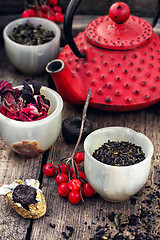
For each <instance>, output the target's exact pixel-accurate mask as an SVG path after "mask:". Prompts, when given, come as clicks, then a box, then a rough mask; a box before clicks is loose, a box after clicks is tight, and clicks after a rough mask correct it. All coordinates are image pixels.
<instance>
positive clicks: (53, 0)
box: [48, 0, 58, 5]
mask: <svg viewBox="0 0 160 240" xmlns="http://www.w3.org/2000/svg"><path fill="white" fill-rule="evenodd" d="M48 3H49V4H51V5H57V3H58V0H48Z"/></svg>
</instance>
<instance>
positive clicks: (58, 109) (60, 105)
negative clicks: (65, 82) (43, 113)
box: [0, 85, 63, 127]
mask: <svg viewBox="0 0 160 240" xmlns="http://www.w3.org/2000/svg"><path fill="white" fill-rule="evenodd" d="M30 86H32V85H30ZM22 87H23V85H19V86H16V87H14V88H22ZM41 90H46V91H48V92H50V93H52V94H54V96H55V97H56V100H57V106H56V108H55V110H54V111H53V112H52V113H51V114H50V115H48V116H47V117H45V118H43V119H39V120H35V121H26V122H24V121H18V120H15V119H11V118H8V117H6V116H5V115H3V114H2V113H0V118H4V119H5V120H7V121H8V122H10V123H12V122H14V125H15V124H16V125H18V124H19V125H20V124H21V125H24V126H25V127H27V126H28V125H32V124H34V123H36V125H38V124H42V123H44V122H45V123H46V122H48V121H50V119H51V118H56V117H57V115H58V114H59V113H60V112H61V111H62V109H63V100H62V97H61V96H60V95H59V93H57V92H56V91H54V90H53V89H51V88H48V87H46V86H42V87H41ZM41 90H40V91H41Z"/></svg>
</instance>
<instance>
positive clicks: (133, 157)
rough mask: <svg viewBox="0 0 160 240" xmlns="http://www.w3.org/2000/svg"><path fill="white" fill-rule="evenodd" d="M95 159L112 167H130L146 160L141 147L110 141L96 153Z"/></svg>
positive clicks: (94, 154)
mask: <svg viewBox="0 0 160 240" xmlns="http://www.w3.org/2000/svg"><path fill="white" fill-rule="evenodd" d="M93 157H94V158H96V159H97V160H98V161H100V162H102V163H105V164H108V165H112V166H130V165H133V164H136V163H139V162H141V161H143V160H144V159H145V154H144V152H143V151H142V148H141V147H140V146H136V145H135V144H133V143H130V142H125V141H121V142H118V141H108V142H107V143H104V144H103V145H102V146H101V147H99V148H98V149H97V150H95V151H94V153H93Z"/></svg>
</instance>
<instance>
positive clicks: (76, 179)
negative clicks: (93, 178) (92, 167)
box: [43, 152, 95, 204]
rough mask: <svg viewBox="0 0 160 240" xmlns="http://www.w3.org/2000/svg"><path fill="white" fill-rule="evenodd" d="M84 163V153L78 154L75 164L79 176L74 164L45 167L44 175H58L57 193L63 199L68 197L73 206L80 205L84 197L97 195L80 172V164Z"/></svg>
mask: <svg viewBox="0 0 160 240" xmlns="http://www.w3.org/2000/svg"><path fill="white" fill-rule="evenodd" d="M83 161H84V154H83V153H82V152H77V153H76V154H75V155H74V163H75V164H76V169H77V170H78V173H77V174H76V173H75V171H74V167H73V166H72V164H71V165H67V164H66V163H61V164H58V165H57V166H56V167H55V166H54V165H53V164H51V163H46V164H45V165H44V166H43V173H44V174H45V175H46V176H53V175H54V174H55V173H57V176H56V182H57V184H58V188H57V192H58V194H59V195H60V196H61V197H68V199H69V201H70V202H71V203H72V204H78V203H79V202H80V201H81V200H82V196H84V197H86V198H89V197H91V196H93V195H94V194H95V190H94V189H93V188H92V186H91V185H90V183H88V182H87V181H86V180H85V174H84V172H82V171H80V168H79V164H81V163H82V162H83Z"/></svg>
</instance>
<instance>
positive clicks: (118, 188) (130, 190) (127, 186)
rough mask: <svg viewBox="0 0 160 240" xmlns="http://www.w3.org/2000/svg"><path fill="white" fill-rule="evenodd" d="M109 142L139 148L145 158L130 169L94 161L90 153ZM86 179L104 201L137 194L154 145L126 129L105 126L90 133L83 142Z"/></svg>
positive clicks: (139, 134)
mask: <svg viewBox="0 0 160 240" xmlns="http://www.w3.org/2000/svg"><path fill="white" fill-rule="evenodd" d="M108 140H111V141H128V142H130V143H134V144H135V145H137V146H141V148H142V151H143V152H144V153H145V159H144V160H143V161H141V162H139V163H137V164H134V165H130V166H111V165H107V164H104V163H102V162H100V161H98V160H96V159H95V158H94V157H93V156H92V154H93V152H94V151H95V150H96V149H98V148H99V147H100V146H102V144H104V143H106V142H107V141H108ZM84 150H85V160H84V169H85V174H86V177H87V179H88V181H89V183H90V184H91V185H92V187H93V188H94V189H95V191H96V192H97V193H98V194H99V195H100V196H101V197H102V198H103V199H105V200H106V201H109V202H121V201H124V200H127V199H129V198H130V197H131V196H132V195H134V194H136V193H137V192H138V191H139V190H140V189H141V188H142V187H143V186H144V184H145V183H146V181H147V179H148V176H149V173H150V167H151V158H152V155H153V151H154V148H153V144H152V142H151V141H150V139H149V138H148V137H147V136H145V135H144V134H142V133H138V132H135V131H134V130H132V129H130V128H126V127H106V128H101V129H98V130H96V131H93V132H92V133H90V134H89V135H88V136H87V137H86V139H85V141H84Z"/></svg>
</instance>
